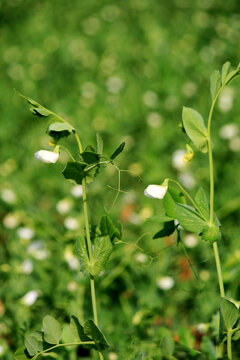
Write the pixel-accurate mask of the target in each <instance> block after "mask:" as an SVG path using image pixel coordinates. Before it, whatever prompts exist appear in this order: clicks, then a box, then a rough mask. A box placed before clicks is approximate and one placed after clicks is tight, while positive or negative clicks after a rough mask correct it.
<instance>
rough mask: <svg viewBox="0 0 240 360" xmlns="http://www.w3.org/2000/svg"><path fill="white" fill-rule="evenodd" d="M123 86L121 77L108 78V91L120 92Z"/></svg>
mask: <svg viewBox="0 0 240 360" xmlns="http://www.w3.org/2000/svg"><path fill="white" fill-rule="evenodd" d="M122 87H123V81H122V79H120V78H119V77H116V76H112V77H110V78H109V79H108V80H107V88H108V91H109V92H111V93H113V94H118V93H119V92H120V91H121V89H122Z"/></svg>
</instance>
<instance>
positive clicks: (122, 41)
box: [0, 0, 240, 360]
mask: <svg viewBox="0 0 240 360" xmlns="http://www.w3.org/2000/svg"><path fill="white" fill-rule="evenodd" d="M0 35H1V62H0V68H1V83H0V87H1V97H0V107H1V122H0V181H1V188H0V217H1V222H0V227H1V233H0V358H2V359H4V360H10V359H13V353H14V351H15V350H16V348H17V347H18V346H19V345H21V344H22V343H23V337H24V335H25V334H26V333H28V332H29V331H31V330H32V329H37V328H39V326H40V323H41V319H42V317H43V316H44V315H46V314H47V313H51V314H52V315H54V316H56V317H57V318H58V319H60V320H61V321H62V322H67V321H68V320H69V316H70V315H71V314H72V313H74V314H76V315H78V316H79V317H80V318H81V319H87V317H88V316H91V306H90V297H89V296H90V293H89V286H88V281H87V280H86V279H85V278H84V277H83V276H82V275H81V273H80V272H79V265H78V262H77V256H76V252H75V245H74V244H75V240H76V237H77V236H78V235H79V234H80V233H82V232H83V213H82V203H81V197H76V195H77V196H78V194H76V192H77V190H79V188H73V185H71V184H70V183H69V182H67V181H65V180H64V178H63V176H62V175H61V171H62V169H63V167H64V164H65V162H66V160H67V156H66V155H65V154H64V153H62V154H61V157H60V162H59V163H57V164H56V165H54V166H47V165H45V164H42V163H40V162H38V161H37V160H36V159H35V158H34V156H33V154H34V153H35V152H36V151H38V150H39V149H49V150H50V147H49V145H48V140H49V139H48V136H47V135H46V134H45V130H46V123H45V121H44V119H43V120H42V119H41V118H40V119H39V118H35V117H33V116H32V115H31V113H30V112H29V111H28V109H27V106H26V104H25V103H24V101H23V100H22V99H21V98H19V97H18V95H17V94H16V93H15V92H14V89H17V90H18V91H20V92H22V93H23V94H25V95H27V96H30V97H32V98H33V99H35V100H36V101H38V102H39V103H41V104H43V105H44V106H46V107H48V108H50V109H52V110H53V111H55V112H57V113H58V114H60V115H62V116H63V117H65V118H66V119H68V120H69V121H70V122H71V123H72V124H73V125H74V126H75V127H76V128H77V129H78V131H79V134H80V137H81V139H82V142H83V143H84V144H85V145H88V144H89V143H91V144H94V143H95V133H96V132H99V133H100V134H101V136H102V137H103V140H104V151H105V153H106V154H108V155H110V154H111V153H112V151H113V150H114V149H115V148H116V147H117V146H118V144H120V142H122V141H125V142H126V150H125V151H124V153H123V154H122V155H121V157H119V159H118V165H119V167H120V168H121V169H125V170H129V172H122V173H121V189H122V190H123V192H122V193H121V194H120V195H119V198H118V200H117V202H116V204H115V206H114V207H113V209H112V210H111V206H112V203H113V200H114V197H115V196H116V190H114V189H116V187H117V172H116V171H115V170H114V169H112V168H107V169H106V170H105V171H103V172H102V173H101V174H100V175H101V176H98V177H97V178H96V181H95V182H94V183H93V184H91V185H90V186H89V187H88V198H89V211H90V218H91V221H92V223H96V224H97V223H98V222H99V220H100V218H101V216H102V215H103V214H105V213H109V211H110V210H111V213H110V216H111V217H112V219H115V220H116V219H118V218H119V219H120V220H121V221H122V223H123V229H124V232H123V234H124V237H123V240H124V241H125V242H126V243H128V244H125V245H121V246H118V247H116V249H115V251H114V254H113V255H112V257H111V261H110V263H109V265H108V268H107V270H106V272H105V274H104V276H102V278H100V279H99V281H98V282H97V298H98V307H99V313H100V314H99V317H100V324H101V328H102V329H104V331H105V333H106V336H107V338H108V340H109V342H110V344H111V350H110V354H109V355H107V356H106V358H109V359H110V360H116V359H123V358H124V359H127V357H128V356H130V357H129V359H158V357H157V356H158V355H157V347H158V345H156V344H157V342H158V341H159V338H160V337H161V334H162V332H163V331H171V333H172V334H173V335H174V336H175V338H176V339H177V337H179V333H180V332H181V331H182V330H181V328H180V327H185V329H188V331H189V334H190V335H189V336H190V338H191V341H193V342H194V341H197V336H198V337H199V336H200V335H201V332H200V330H199V324H201V323H209V322H211V319H212V315H213V314H214V313H216V312H217V309H218V283H217V278H216V274H215V263H214V259H213V254H212V251H211V248H210V247H209V245H208V244H206V243H202V242H200V241H199V239H198V238H196V237H194V236H192V235H190V234H185V245H186V248H187V252H188V258H189V259H190V260H191V263H192V264H193V266H194V268H195V271H196V273H197V274H198V278H196V276H195V275H194V273H193V271H192V269H191V266H190V265H189V259H188V258H187V257H186V254H184V252H183V249H182V247H181V246H178V247H177V245H176V242H175V241H176V239H175V238H174V237H170V238H167V239H158V240H152V237H153V235H154V233H155V232H156V231H157V230H158V229H159V224H157V223H154V222H152V223H150V222H149V221H147V218H149V217H151V216H152V215H157V214H158V213H159V212H160V211H161V202H160V201H158V200H150V199H148V198H146V197H144V195H143V190H144V188H145V187H146V186H147V185H148V184H154V183H156V184H161V183H162V181H163V180H164V178H166V177H174V178H177V179H179V181H180V182H181V183H182V184H183V185H184V186H185V187H186V188H187V189H188V190H189V191H190V192H191V193H193V194H194V193H195V192H196V190H197V188H198V184H200V183H201V184H202V185H203V186H204V188H205V190H206V191H207V192H208V163H207V157H206V155H204V154H200V153H196V155H195V158H194V160H193V162H192V163H190V164H188V165H186V164H183V162H182V156H183V152H185V144H186V142H187V137H186V136H185V135H184V134H183V133H181V132H180V130H179V127H178V124H179V122H180V121H181V111H182V106H183V105H185V106H190V107H194V108H195V109H196V110H198V111H199V112H200V113H201V114H202V115H203V117H204V118H205V119H206V118H207V114H208V111H209V106H210V95H209V77H210V75H211V72H212V71H213V70H215V69H220V68H221V66H222V64H223V63H224V62H225V61H227V60H228V61H231V63H232V64H233V66H234V67H236V66H237V65H238V63H239V61H240V58H239V35H240V14H239V2H238V1H237V0H228V1H222V0H193V1H190V0H175V1H174V0H169V1H167V2H166V1H160V0H159V1H157V0H129V1H123V0H122V1H121V0H119V1H115V2H114V1H110V0H109V1H107V0H106V1H96V0H88V1H85V2H83V1H62V0H51V1H49V0H48V1H47V0H46V1H44V0H43V1H37V0H36V1H29V0H0ZM239 95H240V83H239V80H236V81H235V82H234V83H233V84H231V86H230V87H229V88H228V89H226V91H224V93H223V94H222V95H221V97H220V99H219V102H218V104H217V107H216V112H215V115H214V120H213V142H214V160H215V181H216V199H215V206H216V209H219V212H218V214H219V217H220V220H221V223H222V233H223V238H222V242H221V244H220V254H221V259H222V262H223V273H224V281H225V284H226V293H227V296H228V297H229V298H233V299H236V300H237V299H239V297H240V287H239V275H240V262H239V260H240V250H239V249H238V248H239V246H238V244H239V238H240V235H239V226H238V224H239V206H240V194H239V185H238V183H239V181H238V179H239V175H240V167H239V159H240V137H239V123H240V121H239V120H240V102H239V101H238V99H239ZM226 125H227V126H226ZM67 142H68V143H70V146H71V148H72V149H73V151H76V150H77V149H76V147H75V144H74V141H73V139H70V138H69V139H67ZM199 279H200V280H201V281H202V282H204V289H202V287H201V286H200V280H199ZM30 291H32V292H31V293H29V292H30ZM26 294H28V295H27V296H26ZM179 329H180V330H179ZM66 332H67V330H66ZM194 334H195V335H194ZM196 334H197V335H196ZM194 336H195V337H194ZM196 347H199V344H196ZM78 351H79V354H81V355H82V356H85V358H88V353H87V352H85V353H83V352H82V353H80V351H82V350H78ZM152 352H153V353H154V354H152ZM182 356H183V357H181V354H180V355H179V359H180V358H186V355H184V354H183V355H182ZM184 356H185V357H184ZM58 358H59V359H72V360H74V359H77V350H76V349H73V350H71V349H68V350H63V351H61V352H60V353H59V356H58Z"/></svg>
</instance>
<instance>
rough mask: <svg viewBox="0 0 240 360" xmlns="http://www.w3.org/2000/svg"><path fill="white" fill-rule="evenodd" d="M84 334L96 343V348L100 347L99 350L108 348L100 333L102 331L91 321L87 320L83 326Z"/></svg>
mask: <svg viewBox="0 0 240 360" xmlns="http://www.w3.org/2000/svg"><path fill="white" fill-rule="evenodd" d="M83 330H84V333H85V334H86V335H87V336H90V337H91V338H92V340H93V341H94V342H95V343H96V345H97V348H99V347H100V349H101V350H103V349H105V348H108V347H109V344H108V342H107V340H106V338H105V336H104V334H103V333H102V331H101V330H100V329H99V328H98V327H97V326H96V325H95V323H94V322H93V321H92V320H88V321H87V322H86V323H85V325H84V329H83Z"/></svg>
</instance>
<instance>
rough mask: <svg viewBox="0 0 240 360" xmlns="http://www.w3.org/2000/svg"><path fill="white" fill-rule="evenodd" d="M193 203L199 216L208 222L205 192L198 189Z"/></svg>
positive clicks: (207, 205)
mask: <svg viewBox="0 0 240 360" xmlns="http://www.w3.org/2000/svg"><path fill="white" fill-rule="evenodd" d="M195 201H196V204H197V206H198V209H199V211H200V213H201V215H202V216H203V217H204V218H205V219H206V220H208V219H209V203H208V198H207V196H206V193H205V191H204V190H203V188H202V187H200V188H199V189H198V191H197V193H196V196H195Z"/></svg>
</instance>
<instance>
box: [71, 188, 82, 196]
mask: <svg viewBox="0 0 240 360" xmlns="http://www.w3.org/2000/svg"><path fill="white" fill-rule="evenodd" d="M71 194H72V196H74V197H76V198H80V197H82V185H76V186H73V188H72V189H71Z"/></svg>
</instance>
